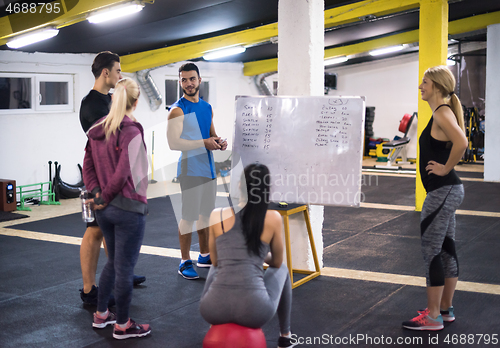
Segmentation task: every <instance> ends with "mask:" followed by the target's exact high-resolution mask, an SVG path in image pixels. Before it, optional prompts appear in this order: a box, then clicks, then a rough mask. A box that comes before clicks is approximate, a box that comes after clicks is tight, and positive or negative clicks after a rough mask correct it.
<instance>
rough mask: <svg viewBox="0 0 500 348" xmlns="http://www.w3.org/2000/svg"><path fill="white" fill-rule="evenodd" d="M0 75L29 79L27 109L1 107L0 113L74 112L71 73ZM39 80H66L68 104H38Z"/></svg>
mask: <svg viewBox="0 0 500 348" xmlns="http://www.w3.org/2000/svg"><path fill="white" fill-rule="evenodd" d="M0 77H6V78H19V79H30V80H31V92H30V95H31V98H30V105H31V107H30V108H27V109H1V110H0V115H12V114H14V115H17V114H33V113H48V112H51V113H53V112H56V113H59V112H74V108H75V103H74V99H75V98H74V76H73V75H72V74H43V73H41V74H27V73H14V72H0ZM40 82H68V104H64V105H40Z"/></svg>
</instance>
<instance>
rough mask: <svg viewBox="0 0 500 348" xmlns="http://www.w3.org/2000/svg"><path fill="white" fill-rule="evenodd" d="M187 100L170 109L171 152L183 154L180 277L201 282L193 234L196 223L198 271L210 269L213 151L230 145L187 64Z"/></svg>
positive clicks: (183, 75) (183, 78)
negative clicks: (193, 257)
mask: <svg viewBox="0 0 500 348" xmlns="http://www.w3.org/2000/svg"><path fill="white" fill-rule="evenodd" d="M179 83H180V85H181V88H182V91H183V96H182V98H181V99H179V100H178V101H176V102H175V103H174V104H173V105H172V107H171V108H170V113H169V114H168V127H167V139H168V145H169V146H170V149H171V150H178V151H182V154H181V157H180V158H179V163H178V167H177V177H178V179H179V182H180V185H181V192H182V218H181V220H180V223H179V243H180V248H181V255H182V260H181V262H180V264H179V271H178V273H179V274H180V275H181V276H183V277H184V278H186V279H197V278H199V277H198V273H197V272H196V270H195V269H194V268H193V262H192V261H191V256H190V249H191V232H192V231H193V224H194V222H195V221H196V230H197V232H198V240H199V244H200V256H199V257H198V263H197V266H198V267H210V265H211V264H212V262H211V261H210V254H209V251H208V218H209V216H210V213H211V212H212V210H213V209H214V207H215V197H216V194H217V180H216V173H215V165H214V158H213V155H212V151H213V150H222V151H224V150H225V149H226V148H227V142H226V141H225V140H222V139H221V138H220V137H218V136H217V134H216V133H215V127H214V123H213V111H212V106H211V105H210V104H208V103H207V102H206V101H204V100H203V99H200V83H201V77H200V72H199V70H198V67H197V66H196V65H195V64H193V63H186V64H184V65H182V66H181V67H180V68H179Z"/></svg>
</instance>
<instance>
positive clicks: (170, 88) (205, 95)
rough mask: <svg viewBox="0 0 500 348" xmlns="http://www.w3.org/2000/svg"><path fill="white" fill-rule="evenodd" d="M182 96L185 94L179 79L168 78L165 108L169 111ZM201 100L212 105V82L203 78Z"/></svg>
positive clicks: (166, 81) (166, 80)
mask: <svg viewBox="0 0 500 348" xmlns="http://www.w3.org/2000/svg"><path fill="white" fill-rule="evenodd" d="M182 94H183V92H182V88H181V86H180V84H179V79H178V78H176V77H167V79H165V108H166V109H167V110H169V109H170V106H171V105H172V104H173V103H175V102H176V101H177V100H178V99H179V98H180V97H182ZM200 98H201V99H203V100H204V101H206V102H207V103H210V80H207V78H202V81H201V84H200ZM212 106H214V105H212Z"/></svg>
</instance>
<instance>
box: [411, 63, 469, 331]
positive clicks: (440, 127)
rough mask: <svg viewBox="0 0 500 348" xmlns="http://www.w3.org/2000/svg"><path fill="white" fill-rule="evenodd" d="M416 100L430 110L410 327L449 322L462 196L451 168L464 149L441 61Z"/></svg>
mask: <svg viewBox="0 0 500 348" xmlns="http://www.w3.org/2000/svg"><path fill="white" fill-rule="evenodd" d="M419 89H420V92H421V97H422V100H425V101H426V102H427V103H429V106H430V108H431V109H432V111H433V114H432V117H431V119H430V120H429V123H428V124H427V127H426V128H425V130H424V131H423V132H422V134H421V136H420V139H419V145H420V155H419V168H420V175H421V179H422V183H423V185H424V187H425V189H426V191H427V197H426V199H425V202H424V205H423V207H422V213H421V217H420V222H421V224H420V228H421V236H422V254H423V257H424V263H425V267H426V280H427V308H426V309H425V310H421V311H419V312H418V313H419V315H418V316H417V317H415V318H413V319H412V320H408V321H405V322H403V327H404V328H407V329H411V330H441V329H443V328H444V325H443V321H448V322H449V321H454V320H455V316H454V309H453V306H452V300H453V295H454V293H455V288H456V284H457V281H458V260H457V255H456V252H455V211H456V209H457V208H458V206H459V205H460V203H461V202H462V200H463V196H464V191H463V185H462V182H461V181H460V178H459V177H458V176H457V174H456V173H455V171H454V169H453V168H454V167H455V165H456V164H457V163H458V162H459V161H460V159H461V158H462V156H463V154H464V152H465V149H466V148H467V138H466V137H465V131H464V119H463V112H462V105H461V103H460V100H459V99H458V97H457V96H456V95H455V93H454V89H455V78H454V77H453V74H452V73H451V72H450V70H449V69H448V68H447V67H446V66H436V67H433V68H430V69H428V70H427V71H426V72H425V74H424V77H423V79H422V83H421V84H420V86H419Z"/></svg>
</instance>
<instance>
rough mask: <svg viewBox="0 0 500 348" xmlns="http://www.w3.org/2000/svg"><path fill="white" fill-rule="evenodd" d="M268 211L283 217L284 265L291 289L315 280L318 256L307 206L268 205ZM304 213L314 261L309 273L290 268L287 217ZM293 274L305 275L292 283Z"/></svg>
mask: <svg viewBox="0 0 500 348" xmlns="http://www.w3.org/2000/svg"><path fill="white" fill-rule="evenodd" d="M269 209H270V210H277V211H278V212H279V213H280V215H281V216H282V217H283V222H284V225H285V248H286V264H287V267H288V272H290V280H291V281H292V289H295V288H296V287H297V286H300V285H302V284H304V283H306V282H308V281H310V280H311V279H313V278H316V277H317V276H319V275H320V274H321V272H320V268H319V262H318V255H317V253H316V246H315V245H314V237H313V234H312V228H311V222H310V220H309V211H308V210H307V205H300V204H289V205H288V206H286V207H279V206H278V204H276V203H271V204H269ZM300 212H304V220H305V222H306V227H307V234H308V235H309V242H310V243H311V250H312V254H313V259H314V266H315V269H316V270H315V271H309V270H304V269H295V268H293V267H292V246H291V241H290V224H289V219H288V217H289V216H290V215H292V214H296V213H300ZM293 273H299V274H307V276H306V277H304V278H302V279H300V280H297V281H296V282H294V281H293Z"/></svg>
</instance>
